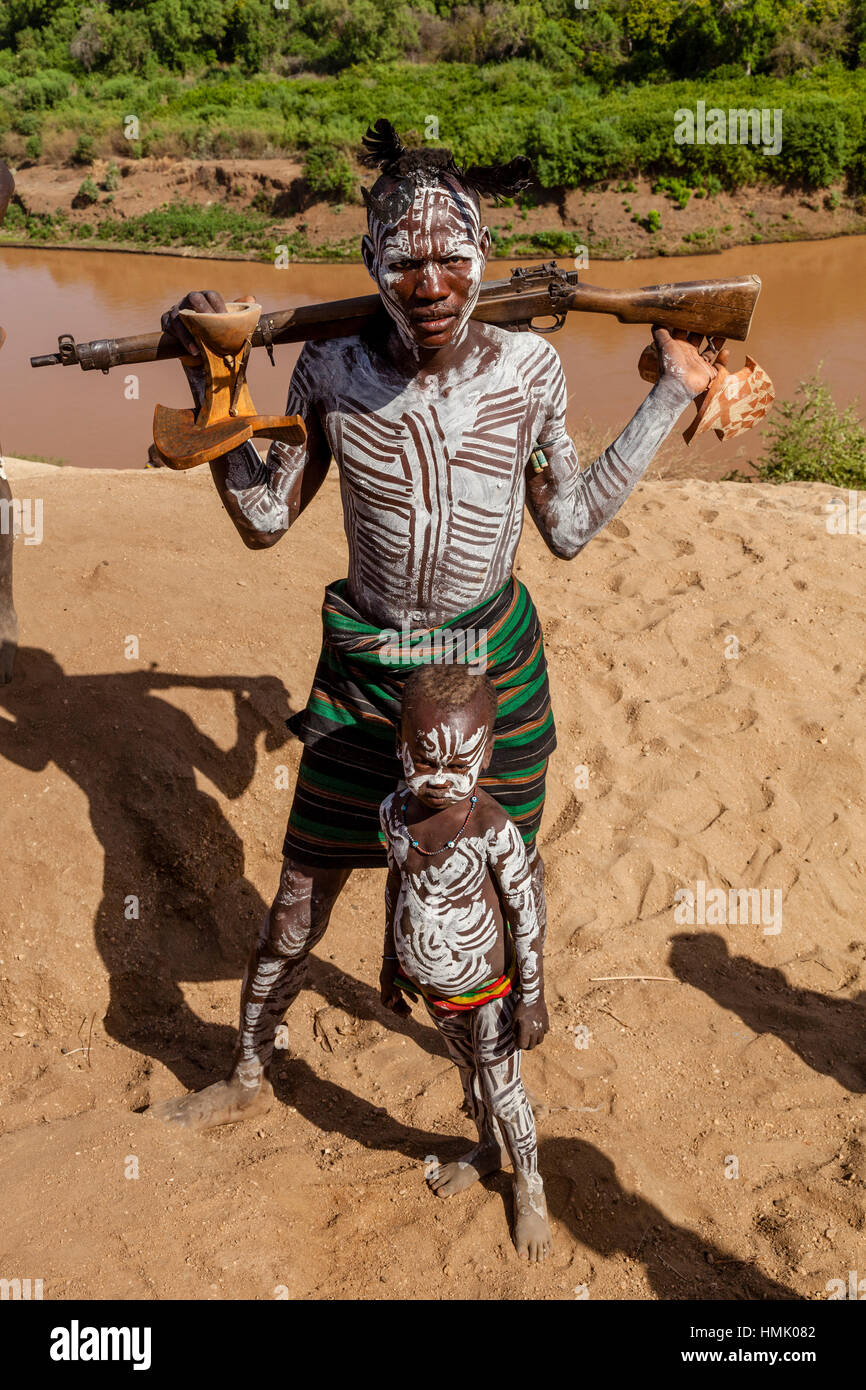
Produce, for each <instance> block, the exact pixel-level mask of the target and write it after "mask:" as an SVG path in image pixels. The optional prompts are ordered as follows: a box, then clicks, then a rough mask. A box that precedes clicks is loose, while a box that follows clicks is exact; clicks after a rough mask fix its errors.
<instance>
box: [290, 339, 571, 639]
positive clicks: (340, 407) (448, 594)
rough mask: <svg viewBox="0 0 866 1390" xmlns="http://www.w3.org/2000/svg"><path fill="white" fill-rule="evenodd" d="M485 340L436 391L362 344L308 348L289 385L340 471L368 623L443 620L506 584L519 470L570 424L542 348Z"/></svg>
mask: <svg viewBox="0 0 866 1390" xmlns="http://www.w3.org/2000/svg"><path fill="white" fill-rule="evenodd" d="M485 339H486V340H487V341H486V350H485V356H484V365H483V371H481V370H476V369H475V368H476V367H477V366H478V361H477V358H478V356H479V355H480V354H476V358H475V360H473V358H472V357H470V359H469V362H468V363H467V364H466V365H465V367H464V369H463V370H461V371H459V372H458V371H453V372H452V373H450V374H449V376H448V377H446V378H445V380H444V382H437V381H436V380H431V379H429V378H428V379H427V380H426V382H425V381H423V380H421V379H417V378H414V379H410V380H408V381H407V380H406V378H405V377H403V378H399V377H397V376H396V374H393V373H390V372H389V371H388V370H387V369H384V370H383V362H382V360H381V359H380V358H378V357H376V358H371V356H370V355H369V354H368V351H367V349H366V347H365V345H364V344H363V343H362V342H361V341H360V340H358V339H357V338H352V339H344V340H342V341H339V342H332V343H322V344H310V345H308V346H307V348H305V349H304V353H303V354H302V357H301V359H300V361H299V363H298V366H297V368H296V371H295V379H294V381H293V387H294V388H296V389H297V391H298V393H299V395H302V394H306V393H307V392H309V393H310V394H311V395H312V396H313V398H314V399H315V401H316V405H317V409H318V413H319V418H320V420H321V422H322V424H323V426H324V429H325V432H326V434H327V437H328V442H329V444H330V446H331V451H332V453H333V455H334V458H335V459H336V461H337V464H338V467H339V470H340V485H341V490H342V498H343V507H344V514H345V527H346V535H347V538H348V542H349V581H350V586H351V590H352V592H353V593H354V594H355V595H356V596H357V598H358V600H359V601H361V602H362V603H363V607H364V611H365V612H366V613H367V615H368V616H370V617H371V618H373V619H376V618H381V620H382V621H383V622H385V621H387V622H389V623H390V622H392V621H394V620H395V619H396V618H401V619H402V618H403V617H408V618H409V619H410V621H412V618H411V616H410V615H411V614H412V613H413V612H419V613H421V614H423V615H424V616H425V617H426V616H427V615H428V614H435V615H436V616H437V617H441V616H444V615H448V616H451V615H453V614H454V613H458V612H460V611H462V610H463V609H465V608H468V607H470V606H471V605H473V604H475V603H479V602H481V601H482V600H483V599H485V598H487V597H489V595H490V594H491V593H493V592H494V591H495V590H496V589H497V588H499V587H500V586H501V585H502V584H504V583H505V582H506V580H507V579H508V577H509V575H510V573H511V568H512V562H513V558H514V552H515V550H516V548H517V543H518V540H519V538H520V532H521V528H522V524H523V505H524V492H525V487H524V469H525V466H526V464H527V461H528V459H529V455H530V453H531V451H532V449H533V447H534V445H535V443H536V442H537V440H538V436H539V432H540V431H541V430H542V429H544V428H545V426H546V425H547V422H548V421H549V420H550V418H551V416H555V415H556V414H557V413H558V412H559V413H560V414H561V415H562V417H563V418H564V410H565V387H564V382H563V378H562V371H561V367H560V364H559V359H558V357H557V356H556V354H555V352H553V349H552V348H551V347H550V346H549V344H547V343H545V342H544V341H543V340H542V339H539V338H537V337H534V336H530V335H528V334H517V333H509V332H505V331H504V330H498V329H489V330H486V331H485ZM491 345H492V347H493V349H494V350H493V351H491V350H490V348H491ZM293 394H294V392H293ZM557 397H559V399H557ZM563 428H564V425H563Z"/></svg>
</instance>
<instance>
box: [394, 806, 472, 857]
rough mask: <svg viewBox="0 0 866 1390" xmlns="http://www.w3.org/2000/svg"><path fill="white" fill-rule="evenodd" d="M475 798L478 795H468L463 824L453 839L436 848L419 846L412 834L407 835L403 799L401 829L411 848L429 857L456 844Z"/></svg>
mask: <svg viewBox="0 0 866 1390" xmlns="http://www.w3.org/2000/svg"><path fill="white" fill-rule="evenodd" d="M477 800H478V797H477V796H470V798H469V810H468V811H467V812H466V815H465V817H464V818H463V824H462V825H461V827H460V829H459V830H458V831H457V834H456V835H455V836H454V839H453V840H446V841H445V843H444V845H440V846H439V848H438V849H422V848H421V846H420V845H419V843H418V841H417V840H413V839H412V836H411V835H409V827H408V825H407V824H406V803H405V801H404V802H403V805H402V807H401V814H402V816H403V829H404V830H405V831H406V834H407V835H409V843H410V845H411V846H412V848H413V849H417V851H418V853H419V854H426V855H427V856H428V858H429V857H430V856H431V855H434V854H441V853H442V851H443V849H453V848H454V846H455V845H456V843H457V841H458V840H459V839H460V836H461V835H462V834H463V831H464V830H465V829H466V826H467V825H468V823H469V817H470V816H471V815H472V809H473V807H474V805H475V803H476V801H477Z"/></svg>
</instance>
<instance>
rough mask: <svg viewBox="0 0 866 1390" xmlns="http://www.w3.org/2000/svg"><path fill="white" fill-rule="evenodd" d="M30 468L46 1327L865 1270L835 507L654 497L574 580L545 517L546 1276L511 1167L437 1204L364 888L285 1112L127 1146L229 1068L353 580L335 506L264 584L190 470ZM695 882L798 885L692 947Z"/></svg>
mask: <svg viewBox="0 0 866 1390" xmlns="http://www.w3.org/2000/svg"><path fill="white" fill-rule="evenodd" d="M9 471H10V475H11V481H12V487H13V490H14V492H15V494H16V495H17V496H18V497H20V498H22V499H23V498H26V497H28V496H29V497H36V496H38V497H39V498H41V499H42V502H43V524H44V539H43V543H42V544H41V545H25V544H19V545H17V546H16V601H17V607H18V612H19V617H20V621H21V644H22V645H21V649H20V652H19V659H18V666H17V670H16V673H15V679H14V680H13V682H12V684H11V685H8V686H3V687H0V709H2V713H3V718H2V719H0V737H2V753H3V755H4V761H3V762H2V768H3V773H2V777H3V786H2V797H3V806H4V817H5V819H4V869H3V881H4V893H3V895H2V901H0V958H2V960H3V962H5V965H4V969H3V972H2V975H3V979H2V983H0V1054H2V1056H0V1061H2V1071H3V1073H4V1075H5V1077H6V1080H5V1083H4V1087H3V1103H2V1106H0V1165H2V1168H3V1174H4V1197H5V1214H6V1219H5V1220H4V1223H3V1234H2V1241H0V1244H2V1252H0V1253H2V1259H3V1268H4V1270H5V1271H6V1272H7V1273H8V1274H9V1275H10V1276H12V1275H19V1274H20V1275H22V1276H24V1275H26V1276H30V1275H38V1276H39V1277H40V1278H42V1279H43V1280H44V1297H45V1299H51V1300H63V1299H66V1298H75V1297H78V1298H90V1299H93V1298H112V1297H113V1298H122V1299H128V1298H138V1297H142V1298H172V1297H174V1298H181V1299H208V1298H211V1299H213V1298H217V1299H227V1300H235V1299H246V1298H253V1299H261V1300H267V1299H271V1298H273V1297H280V1296H284V1295H285V1293H286V1292H287V1293H288V1296H289V1297H290V1298H332V1299H334V1298H337V1299H338V1298H354V1299H358V1298H361V1299H381V1298H395V1297H396V1298H424V1297H429V1298H436V1299H455V1298H470V1299H478V1298H486V1299H500V1300H501V1299H515V1300H522V1299H526V1298H527V1297H529V1298H534V1299H563V1300H570V1301H572V1302H573V1300H574V1298H575V1290H576V1289H578V1290H579V1289H580V1287H581V1286H585V1288H586V1290H587V1291H588V1296H589V1298H590V1299H591V1300H593V1301H597V1300H599V1299H612V1298H620V1299H622V1298H635V1299H660V1300H681V1299H689V1298H696V1299H702V1300H706V1299H720V1298H738V1299H743V1298H745V1299H750V1300H751V1299H762V1298H771V1299H772V1298H778V1297H785V1296H786V1295H787V1294H791V1295H795V1296H797V1297H799V1298H805V1299H812V1298H814V1299H823V1298H825V1297H826V1295H827V1290H828V1281H829V1280H831V1279H836V1278H839V1277H840V1276H843V1277H845V1272H846V1271H847V1270H849V1269H857V1268H860V1269H861V1270H862V1264H861V1263H858V1262H859V1261H860V1260H861V1257H862V1235H863V1233H862V1212H863V1203H864V1199H866V1135H864V1130H863V1119H862V1113H861V1101H862V1096H863V1092H864V1089H866V1055H864V1042H863V1030H862V1000H863V991H864V989H866V965H864V948H863V943H862V931H861V924H862V890H861V889H860V887H859V884H858V872H859V871H858V866H857V862H856V858H857V855H856V847H857V846H859V845H862V844H863V841H864V835H866V809H864V802H863V787H864V781H866V737H864V727H866V726H864V721H863V718H862V712H861V706H862V699H863V697H862V671H861V657H860V654H861V653H862V651H863V645H864V641H866V633H864V624H863V612H862V605H860V604H859V603H858V602H857V599H856V596H857V595H858V594H859V593H862V591H863V584H864V580H866V574H864V565H866V554H864V551H863V545H862V541H858V539H857V537H854V536H839V535H831V534H829V533H828V531H827V529H826V525H825V521H826V515H825V513H824V510H823V508H824V504H825V503H826V501H827V500H828V499H829V498H831V497H833V496H835V495H838V494H836V493H835V492H834V490H833V489H831V488H827V487H823V486H820V485H809V486H797V487H769V486H753V485H748V486H735V485H732V484H721V483H703V482H699V481H696V480H693V479H690V480H688V481H686V482H677V483H658V482H655V483H643V484H641V486H640V487H639V488H638V489H637V490H636V492H635V493H634V495H633V496H632V497H631V498H630V499H629V500H628V502H627V503H626V505H625V507H624V508H623V510H622V511H621V513H620V514H619V516H618V517H617V518H616V519H615V521H614V522H613V523H612V524H611V526H609V527H608V528H607V530H606V531H605V532H603V533H602V535H601V536H599V537H598V539H597V540H595V541H593V542H592V543H591V544H590V545H589V546H587V548H586V550H585V551H584V552H582V553H581V554H580V555H579V556H578V557H577V559H576V560H574V561H573V562H571V563H565V562H563V561H560V560H557V559H556V558H555V557H553V556H552V555H551V554H550V553H549V552H548V551H547V550H546V549H545V548H544V546H543V544H542V542H541V540H540V538H539V537H538V536H537V534H536V533H535V530H534V528H533V527H532V526H531V525H528V526H527V527H526V530H525V533H524V536H523V538H522V540H521V546H520V551H519V575H520V578H521V579H522V580H523V581H524V582H525V583H526V584H527V585H528V587H529V589H530V591H531V592H532V594H533V597H534V598H535V601H536V603H537V605H538V609H539V613H540V615H541V620H542V623H543V626H544V636H545V647H546V651H547V657H548V662H549V665H550V677H551V685H552V693H553V701H554V708H555V711H556V718H557V730H558V737H559V746H558V748H557V751H556V753H555V755H554V757H553V758H552V760H551V768H550V772H549V775H548V804H547V808H546V811H545V817H544V821H543V824H542V831H541V836H540V842H541V851H542V854H543V856H544V858H545V861H546V864H547V884H548V894H549V903H550V910H549V928H548V942H547V949H546V978H547V982H548V986H547V987H548V1001H549V1006H550V1012H551V1022H552V1028H551V1032H550V1035H549V1036H548V1037H547V1038H546V1039H545V1041H544V1044H543V1046H542V1047H541V1048H539V1049H538V1050H537V1051H533V1052H532V1053H530V1054H528V1056H527V1057H526V1059H525V1072H526V1077H527V1081H528V1084H529V1085H530V1087H531V1089H532V1091H533V1093H534V1094H535V1095H536V1096H537V1097H538V1099H539V1101H540V1102H542V1105H541V1106H540V1107H539V1140H540V1144H539V1162H540V1168H541V1172H542V1173H543V1175H544V1179H545V1184H546V1188H547V1194H548V1201H549V1204H550V1210H551V1214H552V1221H553V1229H554V1239H555V1252H554V1255H553V1257H552V1259H551V1261H550V1262H549V1263H548V1264H546V1265H544V1266H542V1267H540V1268H537V1269H527V1268H526V1267H525V1266H523V1265H521V1263H520V1262H519V1261H518V1259H517V1257H516V1255H515V1253H514V1251H513V1248H512V1246H511V1244H510V1240H509V1234H508V1208H509V1177H508V1175H506V1174H503V1175H498V1176H495V1177H493V1178H491V1179H489V1180H487V1181H485V1182H484V1183H483V1184H479V1185H478V1186H476V1187H475V1188H473V1189H472V1190H471V1191H469V1192H467V1193H465V1194H463V1195H462V1196H460V1197H459V1198H455V1199H454V1200H453V1201H449V1202H440V1201H437V1200H436V1199H435V1198H433V1197H432V1196H431V1195H430V1193H429V1192H428V1191H427V1189H426V1186H425V1183H424V1178H423V1169H424V1163H425V1159H426V1157H427V1155H429V1154H431V1153H436V1154H439V1155H441V1156H442V1157H443V1158H445V1159H450V1158H452V1157H455V1156H456V1155H458V1154H460V1153H461V1152H463V1151H464V1150H465V1147H466V1144H467V1142H468V1141H470V1139H471V1133H470V1131H471V1126H470V1124H469V1122H468V1120H467V1119H466V1117H465V1116H464V1115H463V1114H462V1113H461V1111H460V1088H459V1084H458V1081H457V1078H456V1075H455V1073H454V1069H453V1067H452V1066H451V1065H450V1064H449V1063H448V1061H447V1059H446V1058H445V1057H444V1056H443V1055H442V1052H441V1047H440V1046H439V1044H438V1042H437V1040H436V1036H435V1034H434V1032H433V1030H432V1029H431V1028H430V1026H429V1023H428V1022H427V1021H426V1018H425V1015H424V1012H423V1010H421V1009H418V1008H416V1009H414V1010H413V1014H412V1017H411V1018H410V1019H409V1020H408V1021H405V1022H404V1021H402V1020H400V1019H398V1018H396V1016H395V1015H393V1014H389V1013H388V1012H387V1011H385V1010H383V1009H382V1007H381V1005H380V1003H379V999H378V988H377V983H376V982H377V976H378V970H379V951H380V949H381V926H380V922H381V915H382V893H383V885H384V874H383V873H382V872H381V871H378V870H366V871H363V872H358V873H356V874H354V875H353V876H352V878H351V880H350V882H349V885H348V887H347V890H346V892H345V894H344V895H343V897H342V898H341V899H340V901H339V902H338V904H337V907H336V910H335V912H334V917H333V920H332V923H331V926H330V928H329V931H328V935H327V936H326V938H325V939H324V941H323V942H322V943H321V945H320V946H319V947H317V949H316V951H315V952H314V955H313V959H312V962H311V970H310V975H309V979H308V981H307V984H306V986H305V988H304V990H303V991H302V993H301V995H300V997H299V999H298V1001H297V1004H296V1005H295V1006H294V1007H293V1009H292V1012H291V1015H290V1019H289V1047H288V1049H286V1050H283V1051H280V1053H279V1054H278V1061H277V1063H276V1068H275V1073H276V1074H275V1078H274V1080H275V1087H276V1092H277V1101H276V1103H275V1105H274V1107H273V1109H272V1110H271V1112H270V1113H269V1114H268V1115H267V1116H265V1117H263V1118H260V1119H257V1120H256V1121H254V1122H253V1123H251V1124H248V1125H238V1126H234V1127H232V1128H229V1129H226V1130H224V1131H221V1132H215V1133H211V1134H207V1135H204V1136H192V1137H190V1136H185V1135H183V1134H180V1133H175V1132H172V1131H170V1130H169V1129H166V1128H164V1127H162V1126H161V1125H159V1124H157V1123H156V1122H155V1121H153V1120H152V1119H150V1118H149V1117H148V1116H147V1115H145V1114H143V1113H142V1112H143V1110H144V1109H145V1107H146V1106H148V1105H149V1104H150V1103H151V1102H153V1101H157V1100H160V1099H162V1098H164V1097H167V1096H170V1095H173V1094H176V1093H178V1092H180V1091H182V1090H184V1089H188V1088H193V1087H200V1086H201V1085H203V1084H205V1083H207V1082H209V1081H212V1080H213V1079H214V1078H216V1077H218V1076H220V1075H221V1074H223V1073H224V1070H225V1068H226V1066H227V1064H228V1062H229V1060H230V1057H231V1051H232V1046H233V1038H234V1030H235V1026H236V1022H237V999H238V990H239V983H240V976H241V972H242V970H243V962H244V957H245V954H246V951H247V946H248V942H249V940H250V939H252V936H253V934H254V933H255V930H256V929H257V926H258V923H259V922H260V921H261V919H262V916H263V914H264V911H265V906H266V903H267V902H269V901H270V899H271V896H272V894H273V891H274V888H275V885H276V881H277V876H278V873H279V862H280V858H279V847H280V844H281V842H282V835H283V830H284V826H285V821H286V817H287V815H288V806H289V801H290V796H291V791H290V788H291V786H292V785H293V783H294V775H295V771H296V768H297V763H298V756H299V752H300V745H299V744H298V743H297V741H296V740H292V739H289V737H288V734H287V731H286V728H285V724H284V722H283V720H284V718H285V716H286V715H287V714H288V713H289V711H290V710H296V709H298V708H300V706H301V705H302V703H303V701H304V700H305V698H306V696H307V692H308V690H309V684H310V680H311V677H312V672H313V668H314V665H315V660H316V655H317V652H318V646H319V641H320V635H321V628H320V620H319V608H320V604H321V596H322V590H323V587H324V585H325V584H326V583H327V582H328V581H330V580H332V579H333V578H334V577H335V576H336V575H338V574H340V573H343V572H344V565H345V538H344V535H343V530H342V524H341V516H340V506H339V497H338V493H337V489H336V487H335V486H334V487H331V486H327V487H326V488H325V489H324V490H323V493H322V495H321V496H320V497H318V498H317V499H316V503H315V505H314V506H313V507H311V508H310V509H309V511H308V512H306V513H305V514H304V516H303V517H302V518H301V520H300V522H299V523H298V526H297V527H296V528H295V529H294V530H293V532H292V536H291V537H290V538H289V539H288V540H286V541H284V542H283V543H282V544H281V545H279V546H277V547H276V548H275V549H274V550H272V551H265V552H259V553H254V552H251V551H248V550H246V549H244V547H243V546H242V545H241V543H240V541H239V539H238V538H237V536H236V535H235V533H234V531H233V530H232V528H231V525H230V523H229V521H228V519H227V518H226V516H225V515H224V513H223V512H222V509H221V507H220V504H219V501H218V498H217V497H216V494H215V492H214V489H213V485H212V483H211V481H210V479H209V477H208V476H207V474H206V471H204V470H198V471H196V470H193V471H192V472H191V473H188V474H185V475H169V474H167V473H162V472H154V473H143V472H138V473H136V472H128V471H126V472H123V471H121V472H118V471H112V470H108V471H105V470H78V469H75V470H73V469H35V470H33V469H32V467H28V466H27V465H23V466H22V467H21V468H19V466H18V465H10V469H9ZM858 574H859V576H860V577H859V579H858V577H857V576H858ZM289 601H290V606H291V614H292V616H291V620H290V621H288V622H287V621H284V620H282V619H281V620H280V621H277V622H274V614H275V613H280V614H284V613H285V612H286V611H287V603H288V602H289ZM215 614H216V615H217V617H216V621H215ZM132 636H134V637H135V638H136V639H137V643H138V646H137V650H136V651H135V655H131V652H132V650H133V649H132V647H131V639H132ZM732 637H735V638H736V639H737V644H738V645H737V653H736V659H733V657H732V644H731V638H732ZM281 768H288V770H289V776H288V779H287V778H286V776H285V774H284V773H283V774H281V772H280V769H281ZM578 773H580V774H581V775H580V776H578ZM699 881H704V882H706V884H707V885H710V886H713V887H716V886H725V887H726V888H727V887H729V886H734V887H756V888H757V887H763V888H765V889H767V890H768V891H769V892H771V893H774V892H779V893H780V894H781V895H782V898H783V913H782V922H781V931H780V932H778V933H776V934H772V933H767V932H766V931H765V930H764V927H763V926H762V925H760V924H758V923H756V922H753V923H751V924H750V923H748V922H741V923H739V924H736V923H732V922H728V923H727V924H725V925H715V926H702V925H700V924H695V925H689V924H687V923H686V924H684V923H683V922H682V921H678V920H677V919H676V918H675V916H674V911H675V897H674V895H675V892H676V890H677V888H681V887H684V886H686V887H687V886H691V887H692V888H694V887H695V885H696V884H697V883H698V882H699ZM131 895H132V896H131ZM133 905H134V911H135V913H136V914H137V916H136V917H135V920H132V916H133ZM765 925H766V924H765ZM641 977H648V979H643V980H642V978H641ZM657 977H662V978H661V979H660V980H659V979H658V978H657ZM576 1043H577V1045H576ZM79 1158H80V1159H81V1162H80V1163H79V1162H78V1159H79ZM732 1165H733V1166H732ZM729 1179H735V1180H729ZM299 1252H302V1254H299ZM279 1290H282V1291H283V1293H282V1294H281V1293H280V1292H278V1291H279Z"/></svg>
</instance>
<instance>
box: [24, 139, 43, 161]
mask: <svg viewBox="0 0 866 1390" xmlns="http://www.w3.org/2000/svg"><path fill="white" fill-rule="evenodd" d="M24 153H25V154H26V156H27V158H28V159H39V157H40V155H41V154H42V137H41V136H40V135H39V134H36V135H31V136H30V137H29V139H28V140H27V143H26V145H25V146H24Z"/></svg>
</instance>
